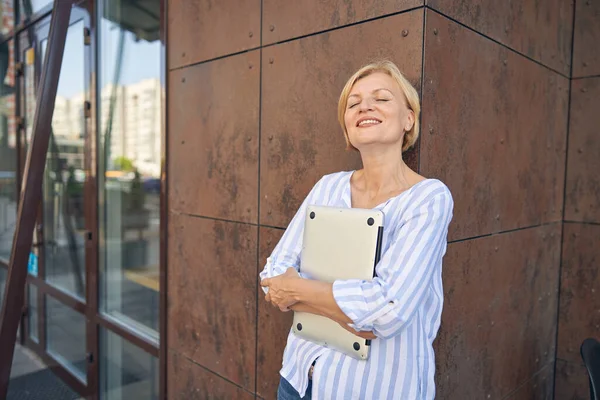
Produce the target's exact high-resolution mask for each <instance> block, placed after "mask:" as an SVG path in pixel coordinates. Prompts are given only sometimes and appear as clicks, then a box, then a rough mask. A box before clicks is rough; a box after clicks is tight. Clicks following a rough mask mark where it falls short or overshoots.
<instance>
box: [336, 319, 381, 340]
mask: <svg viewBox="0 0 600 400" xmlns="http://www.w3.org/2000/svg"><path fill="white" fill-rule="evenodd" d="M338 324H340V325H341V326H342V328H344V329H346V330H347V331H348V332H350V333H352V334H354V335H356V336H358V337H361V338H363V339H368V340H372V339H376V338H377V336H375V334H374V333H373V332H371V331H357V330H356V329H352V328H350V327H349V326H348V324H345V323H343V322H338Z"/></svg>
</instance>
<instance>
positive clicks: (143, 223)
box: [97, 0, 162, 340]
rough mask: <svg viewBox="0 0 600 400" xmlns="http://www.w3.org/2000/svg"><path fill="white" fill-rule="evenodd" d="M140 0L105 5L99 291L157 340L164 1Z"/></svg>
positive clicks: (108, 306)
mask: <svg viewBox="0 0 600 400" xmlns="http://www.w3.org/2000/svg"><path fill="white" fill-rule="evenodd" d="M136 4H138V5H136ZM141 4H142V3H133V2H128V1H127V2H126V1H110V2H109V1H105V2H102V3H100V4H99V11H100V12H99V13H98V14H99V21H98V26H99V34H100V56H99V64H100V65H99V78H100V79H99V89H98V99H97V101H98V107H99V109H98V115H99V118H98V120H99V121H98V132H99V137H100V143H99V145H98V147H99V151H100V155H99V164H100V170H99V173H98V177H99V204H100V210H99V213H100V219H99V225H100V236H101V240H100V246H101V247H100V294H101V310H102V311H103V312H104V313H105V314H107V315H109V316H111V317H113V318H115V319H117V320H118V321H120V322H122V323H125V324H127V325H129V326H131V327H133V328H134V329H136V330H137V331H138V332H139V333H141V334H143V335H146V336H147V337H149V338H151V339H153V340H158V308H159V306H158V290H159V285H158V272H159V269H158V264H159V250H160V242H159V223H160V155H161V123H162V121H161V90H162V89H161V83H160V42H159V40H158V39H159V25H160V24H159V15H160V0H151V1H145V2H144V3H143V7H144V8H143V9H142V8H141V7H142V6H141ZM138 7H139V8H138Z"/></svg>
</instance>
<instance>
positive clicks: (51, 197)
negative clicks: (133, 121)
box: [26, 20, 86, 300]
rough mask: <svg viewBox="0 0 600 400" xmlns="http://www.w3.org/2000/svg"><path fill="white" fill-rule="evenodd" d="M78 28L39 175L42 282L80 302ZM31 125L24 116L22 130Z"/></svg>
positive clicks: (77, 26) (81, 88) (81, 75)
mask: <svg viewBox="0 0 600 400" xmlns="http://www.w3.org/2000/svg"><path fill="white" fill-rule="evenodd" d="M83 29H84V22H83V20H79V21H78V22H75V23H74V24H72V25H71V26H70V27H69V30H68V32H67V40H66V42H65V50H64V58H63V64H62V68H61V72H60V79H59V82H58V90H57V96H56V104H55V106H54V114H53V118H52V134H51V137H50V143H49V148H48V156H47V161H46V169H45V171H44V198H43V227H44V262H45V267H46V279H47V280H48V281H49V282H50V283H52V284H53V285H55V286H57V287H59V288H61V289H63V290H65V291H67V292H69V293H71V294H73V295H75V296H77V297H79V298H80V299H81V300H84V298H85V220H84V190H83V189H84V181H85V171H84V165H83V157H84V140H85V119H84V118H85V117H84V111H83V109H84V101H85V99H86V93H85V69H84V68H85V65H84V59H85V57H84V51H85V49H84V43H83V35H82V32H83ZM45 42H47V41H45ZM42 49H43V51H42V57H44V54H43V53H44V50H45V46H43V45H42ZM26 100H27V97H26ZM27 108H29V107H28V106H26V109H27ZM32 123H33V121H31V118H29V121H28V126H27V128H29V126H31V125H32ZM27 128H26V131H27V130H28V129H27Z"/></svg>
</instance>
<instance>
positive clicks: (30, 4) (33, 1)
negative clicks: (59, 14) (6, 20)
mask: <svg viewBox="0 0 600 400" xmlns="http://www.w3.org/2000/svg"><path fill="white" fill-rule="evenodd" d="M11 1H12V0H11ZM52 3H53V0H19V7H20V8H19V12H20V13H21V14H20V16H19V19H20V20H21V22H23V21H25V20H30V19H31V17H32V16H33V15H35V14H39V13H40V12H42V13H44V12H46V11H50V10H51V9H52V6H51V5H52Z"/></svg>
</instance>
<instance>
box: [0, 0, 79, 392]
mask: <svg viewBox="0 0 600 400" xmlns="http://www.w3.org/2000/svg"><path fill="white" fill-rule="evenodd" d="M73 3H74V0H54V8H53V11H52V20H51V22H50V33H49V35H48V50H47V52H46V58H45V60H44V63H43V66H42V75H41V78H40V83H39V91H38V93H39V97H38V101H37V102H36V106H35V115H34V119H33V134H32V139H31V146H30V147H29V151H28V153H27V159H26V162H25V171H24V174H23V185H22V186H21V188H22V191H21V198H20V201H19V208H18V214H17V215H18V216H17V227H16V231H15V236H14V239H13V245H12V252H11V255H10V263H9V266H8V277H7V280H6V289H5V291H4V301H3V302H2V305H3V306H2V311H1V312H0V399H5V398H6V394H7V392H8V382H9V379H10V370H11V367H12V358H13V354H14V351H15V342H16V338H17V329H18V326H19V321H20V319H21V314H22V309H23V305H24V301H25V282H26V279H27V262H28V260H29V252H30V250H31V244H32V240H33V229H34V227H35V222H36V216H37V212H36V211H37V210H38V207H39V205H40V202H41V200H42V180H43V176H44V168H45V165H46V154H47V153H48V143H49V140H50V132H51V129H52V114H53V113H54V102H55V99H56V90H57V88H58V79H59V77H60V68H61V65H62V59H63V53H64V49H65V40H66V37H67V29H68V28H69V19H70V17H71V7H72V5H73Z"/></svg>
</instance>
